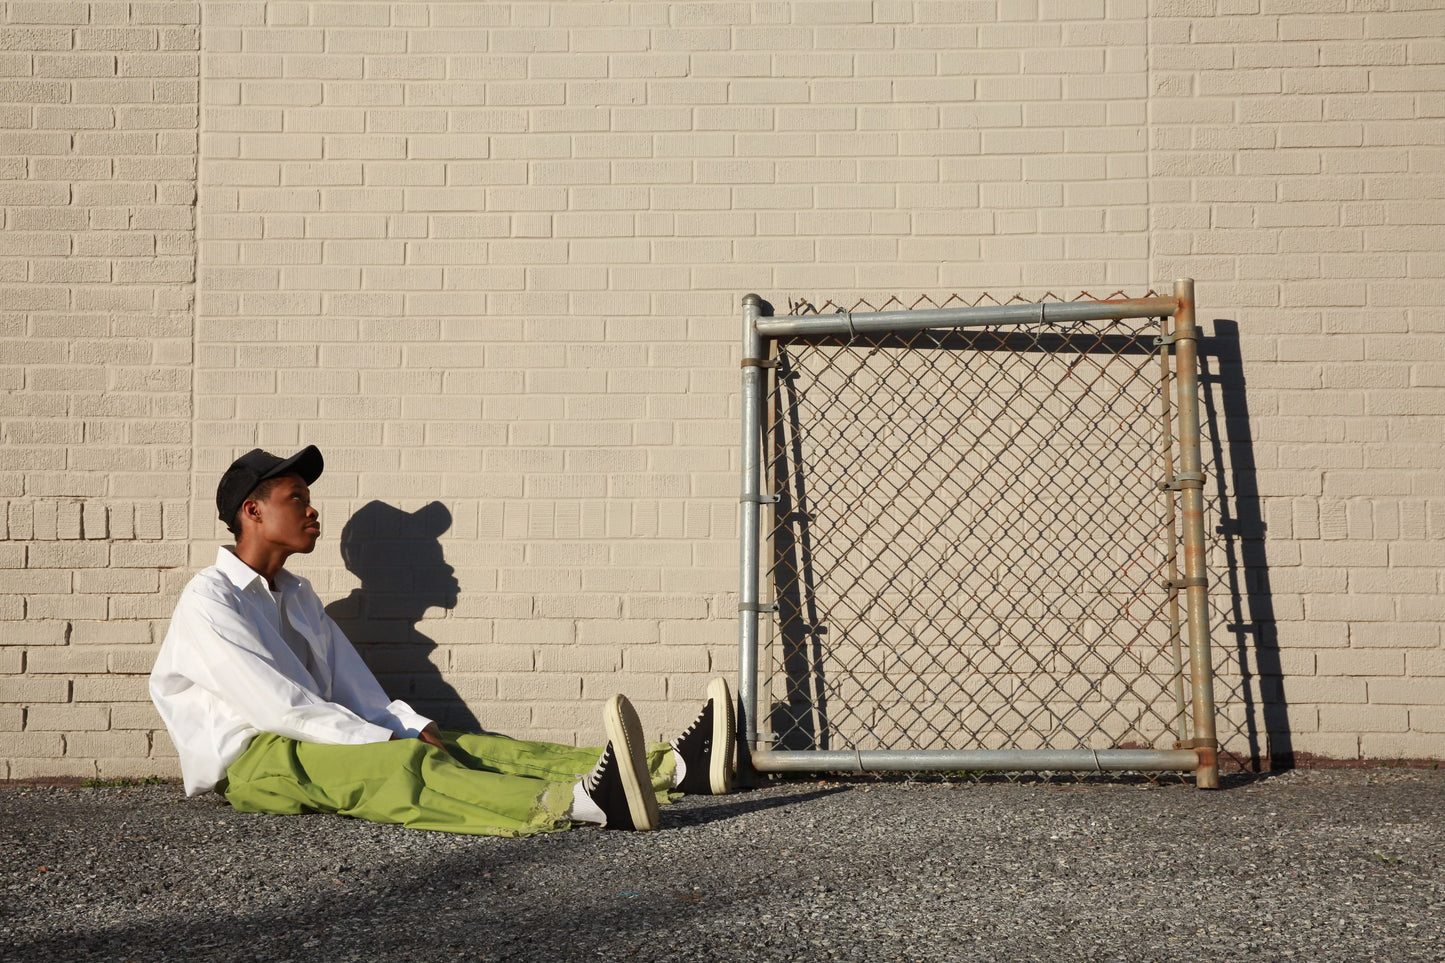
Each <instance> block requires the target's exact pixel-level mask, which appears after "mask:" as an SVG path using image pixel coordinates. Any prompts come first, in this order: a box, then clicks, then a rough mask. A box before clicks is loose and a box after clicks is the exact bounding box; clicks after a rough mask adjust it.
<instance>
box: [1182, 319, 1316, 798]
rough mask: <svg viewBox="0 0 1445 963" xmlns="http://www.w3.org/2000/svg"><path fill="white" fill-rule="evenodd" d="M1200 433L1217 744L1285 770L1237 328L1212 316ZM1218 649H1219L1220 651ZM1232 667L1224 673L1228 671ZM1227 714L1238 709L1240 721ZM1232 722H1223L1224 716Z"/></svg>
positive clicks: (1202, 354) (1290, 754)
mask: <svg viewBox="0 0 1445 963" xmlns="http://www.w3.org/2000/svg"><path fill="white" fill-rule="evenodd" d="M1199 364H1200V369H1201V370H1200V382H1199V386H1200V402H1201V404H1202V406H1203V418H1202V420H1203V422H1204V424H1203V431H1204V434H1205V437H1206V441H1207V443H1208V444H1209V445H1210V447H1211V449H1212V450H1211V452H1210V454H1211V455H1212V461H1213V464H1212V471H1211V472H1210V487H1211V488H1212V489H1213V490H1212V491H1211V492H1210V494H1211V496H1212V501H1213V508H1214V509H1215V516H1216V518H1217V521H1218V527H1217V528H1216V529H1215V533H1214V534H1215V536H1216V539H1217V542H1216V548H1219V549H1222V551H1223V556H1224V557H1223V563H1224V570H1223V571H1214V572H1211V573H1210V578H1211V586H1210V596H1211V599H1212V601H1213V602H1214V611H1213V613H1212V615H1213V621H1214V625H1213V631H1212V634H1213V636H1214V642H1215V651H1216V652H1218V653H1221V654H1225V653H1227V655H1226V658H1228V659H1229V660H1230V662H1232V663H1233V665H1228V664H1225V665H1220V666H1217V667H1216V668H1217V669H1218V670H1222V671H1220V673H1219V675H1220V680H1221V682H1222V681H1223V680H1224V679H1226V678H1227V679H1230V680H1231V681H1233V680H1237V684H1238V686H1239V688H1238V691H1236V692H1228V691H1224V689H1223V686H1221V691H1220V693H1219V696H1218V699H1219V705H1220V709H1221V713H1220V715H1221V718H1220V742H1221V743H1222V744H1223V745H1224V746H1225V747H1226V749H1228V748H1229V746H1230V745H1231V742H1232V741H1233V740H1232V739H1231V737H1234V738H1235V739H1238V740H1240V742H1239V743H1238V744H1240V745H1241V746H1242V748H1245V750H1246V753H1247V754H1246V755H1244V756H1242V757H1241V756H1240V754H1239V753H1234V754H1233V755H1234V756H1235V761H1236V763H1237V764H1238V765H1240V766H1241V767H1243V768H1245V769H1248V770H1251V771H1254V772H1260V771H1279V770H1283V769H1289V768H1291V767H1293V766H1294V762H1295V759H1294V744H1293V738H1292V735H1291V732H1292V729H1291V727H1290V720H1289V703H1288V700H1287V699H1286V698H1285V684H1284V671H1283V665H1282V662H1281V658H1280V650H1279V636H1278V633H1277V631H1276V620H1275V611H1274V598H1273V593H1272V589H1271V586H1270V578H1269V558H1268V554H1267V542H1266V534H1267V532H1266V528H1267V526H1266V524H1265V519H1264V511H1263V506H1262V504H1261V502H1260V497H1259V483H1258V479H1257V474H1256V459H1255V450H1254V432H1253V428H1252V427H1251V421H1250V411H1249V393H1248V391H1247V387H1246V383H1245V376H1244V360H1243V356H1242V354H1241V351H1240V346H1239V322H1237V321H1232V320H1229V319H1225V318H1216V319H1214V328H1213V334H1212V335H1210V336H1208V337H1205V338H1202V339H1201V340H1200V343H1199ZM1221 650H1223V651H1221ZM1229 670H1233V671H1229ZM1232 710H1238V711H1242V717H1241V716H1236V715H1234V714H1233V711H1232ZM1231 717H1232V718H1231Z"/></svg>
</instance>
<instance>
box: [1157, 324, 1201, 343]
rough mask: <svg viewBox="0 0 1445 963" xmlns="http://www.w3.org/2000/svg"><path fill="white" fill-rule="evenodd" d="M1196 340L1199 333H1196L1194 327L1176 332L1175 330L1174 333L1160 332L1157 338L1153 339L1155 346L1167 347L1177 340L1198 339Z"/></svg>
mask: <svg viewBox="0 0 1445 963" xmlns="http://www.w3.org/2000/svg"><path fill="white" fill-rule="evenodd" d="M1198 340H1199V335H1198V334H1197V333H1196V331H1195V329H1193V328H1191V329H1190V330H1188V331H1177V332H1175V333H1174V334H1161V335H1159V336H1158V337H1157V338H1155V339H1154V347H1156V348H1167V347H1168V346H1169V345H1171V344H1174V343H1176V342H1179V341H1198Z"/></svg>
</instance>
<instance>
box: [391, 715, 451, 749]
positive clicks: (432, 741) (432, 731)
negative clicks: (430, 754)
mask: <svg viewBox="0 0 1445 963" xmlns="http://www.w3.org/2000/svg"><path fill="white" fill-rule="evenodd" d="M416 737H417V738H418V739H420V740H421V741H422V742H424V743H426V744H427V745H429V746H436V747H437V748H438V749H440V750H441V751H442V752H446V751H447V747H446V745H445V744H444V743H443V742H442V731H441V730H440V729H438V728H437V724H436V723H435V722H429V723H427V727H426V728H425V729H423V730H422V731H421V732H418V733H417V734H416ZM404 738H406V737H405V736H399V735H397V734H396V733H394V732H393V733H392V734H391V741H392V742H395V741H396V740H398V739H404Z"/></svg>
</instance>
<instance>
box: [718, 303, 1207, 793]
mask: <svg viewBox="0 0 1445 963" xmlns="http://www.w3.org/2000/svg"><path fill="white" fill-rule="evenodd" d="M762 314H763V300H762V298H760V297H759V296H758V295H756V294H749V295H747V296H746V297H745V298H743V358H742V422H743V433H742V486H741V487H742V491H741V496H740V511H741V518H740V524H739V535H740V538H741V543H742V544H741V552H740V564H739V591H738V603H739V604H738V648H739V652H738V676H739V679H738V703H739V705H738V708H739V713H738V738H739V741H740V742H741V743H742V748H743V749H744V750H745V751H744V752H743V753H741V754H740V755H739V768H740V770H741V772H740V777H741V778H742V780H743V781H744V782H745V783H746V782H747V781H749V780H750V778H751V775H752V773H751V771H750V770H751V769H756V770H758V771H763V772H814V771H838V770H844V771H854V772H863V771H870V770H872V771H878V770H918V769H928V770H954V769H958V770H978V771H1023V770H1048V771H1060V772H1065V771H1067V772H1105V771H1122V770H1141V771H1155V770H1169V771H1176V770H1177V771H1193V772H1194V773H1195V784H1196V785H1197V786H1198V787H1199V788H1201V789H1212V788H1217V787H1218V785H1219V767H1218V758H1217V743H1216V742H1215V727H1214V672H1213V666H1212V659H1211V656H1210V639H1209V621H1208V620H1209V613H1208V606H1207V588H1206V584H1205V567H1204V491H1203V489H1204V484H1203V473H1202V462H1201V456H1200V435H1199V378H1198V351H1197V344H1196V342H1197V340H1198V332H1197V328H1196V327H1195V318H1194V282H1193V281H1192V280H1190V279H1181V280H1179V281H1176V282H1175V284H1174V297H1172V298H1166V297H1152V298H1135V299H1130V300H1121V301H1061V302H1035V303H1028V304H1006V305H985V306H978V307H957V308H938V309H928V310H918V311H877V312H869V313H866V314H853V313H851V312H839V313H837V314H819V315H802V316H786V317H772V318H765V317H763V316H762ZM1163 317H1172V318H1174V331H1173V333H1172V335H1170V336H1169V343H1170V344H1172V345H1173V346H1174V356H1175V360H1176V364H1177V374H1176V379H1175V380H1176V387H1177V393H1178V401H1177V405H1176V415H1177V418H1178V424H1179V436H1180V463H1179V472H1178V473H1177V477H1176V478H1175V479H1173V482H1174V484H1175V485H1177V486H1178V487H1179V488H1180V489H1181V491H1182V502H1183V514H1184V533H1183V534H1184V576H1185V577H1184V583H1185V586H1186V590H1187V599H1188V610H1189V662H1190V673H1189V674H1190V682H1191V685H1192V690H1193V713H1192V715H1193V720H1192V721H1193V730H1194V737H1193V738H1192V739H1190V740H1187V741H1182V742H1180V743H1177V744H1176V747H1175V748H1174V749H1173V750H1153V749H1101V750H1092V749H1039V750H1024V749H1019V750H926V751H924V750H920V751H909V750H889V749H880V750H841V751H840V750H832V751H826V750H825V751H808V752H799V751H787V752H783V751H768V750H767V749H766V748H765V747H764V745H763V742H762V739H763V733H762V732H761V730H760V727H759V725H758V668H759V666H758V650H759V645H758V616H759V613H760V612H761V610H762V606H761V605H760V604H759V602H760V596H759V581H760V577H761V573H760V571H759V563H760V552H761V518H760V516H761V505H762V502H763V499H764V496H763V493H762V442H763V424H762V412H763V404H764V395H765V390H766V379H765V377H764V373H765V371H766V369H767V367H768V366H769V364H770V361H769V359H768V357H767V355H766V353H765V352H764V350H763V344H764V340H763V339H764V338H782V337H800V336H809V335H838V336H842V335H847V336H850V337H854V336H857V335H860V334H875V333H878V334H881V333H887V332H894V331H921V330H926V329H929V328H961V327H981V326H986V325H1000V324H1037V323H1039V322H1043V321H1054V322H1069V321H1113V320H1120V319H1124V318H1163Z"/></svg>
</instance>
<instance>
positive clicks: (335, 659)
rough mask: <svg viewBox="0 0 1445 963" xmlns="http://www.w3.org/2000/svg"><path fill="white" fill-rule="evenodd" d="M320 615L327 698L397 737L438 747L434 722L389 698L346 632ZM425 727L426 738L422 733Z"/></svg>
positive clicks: (329, 618)
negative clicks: (327, 665) (326, 658)
mask: <svg viewBox="0 0 1445 963" xmlns="http://www.w3.org/2000/svg"><path fill="white" fill-rule="evenodd" d="M320 618H321V619H322V625H323V630H324V631H325V632H326V633H327V635H328V649H329V656H330V661H331V697H332V698H333V699H335V700H336V701H337V702H339V703H341V704H342V705H344V706H347V707H349V708H350V709H351V710H352V711H354V712H355V713H356V714H357V715H359V716H361V717H362V718H363V719H366V720H368V721H370V722H373V723H375V724H377V725H379V726H386V727H387V728H388V729H391V730H392V731H393V732H395V733H396V734H397V735H398V736H399V737H402V738H408V737H413V736H414V737H415V738H418V739H421V740H422V741H423V742H426V743H427V744H428V745H434V746H436V747H437V748H442V744H441V732H440V730H439V729H438V728H437V724H436V723H435V722H433V721H432V720H431V719H428V718H427V717H426V716H424V715H422V714H421V713H419V712H417V711H416V710H415V709H413V708H412V707H411V706H409V705H407V704H406V703H405V702H402V701H401V700H400V699H391V698H389V697H388V696H387V694H386V690H384V689H383V688H382V687H381V683H380V682H378V681H377V679H376V676H375V675H374V674H373V673H372V671H371V669H370V667H369V666H367V664H366V663H365V662H364V661H363V660H362V658H361V655H360V654H359V653H358V652H357V651H356V647H355V646H354V645H352V644H351V640H350V639H348V638H347V637H346V633H345V632H343V631H341V626H339V625H337V624H336V622H335V620H334V619H332V618H331V616H329V615H327V614H326V612H325V610H321V611H320ZM428 730H430V733H431V735H430V737H428V736H426V735H425V734H426V733H427V732H428Z"/></svg>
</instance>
